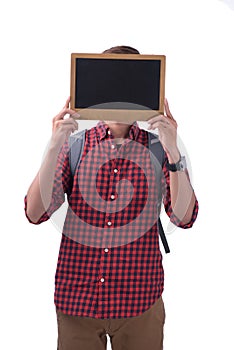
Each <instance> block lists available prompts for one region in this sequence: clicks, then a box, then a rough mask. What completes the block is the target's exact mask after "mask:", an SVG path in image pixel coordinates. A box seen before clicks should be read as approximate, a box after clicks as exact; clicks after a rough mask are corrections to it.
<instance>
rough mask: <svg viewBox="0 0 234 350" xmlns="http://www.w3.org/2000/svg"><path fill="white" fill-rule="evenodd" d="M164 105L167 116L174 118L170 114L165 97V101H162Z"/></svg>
mask: <svg viewBox="0 0 234 350" xmlns="http://www.w3.org/2000/svg"><path fill="white" fill-rule="evenodd" d="M164 107H165V112H166V115H167V117H168V118H171V119H173V120H174V118H173V116H172V114H171V111H170V108H169V104H168V101H167V99H166V98H165V101H164Z"/></svg>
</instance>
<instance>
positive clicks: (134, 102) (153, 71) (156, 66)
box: [71, 54, 165, 120]
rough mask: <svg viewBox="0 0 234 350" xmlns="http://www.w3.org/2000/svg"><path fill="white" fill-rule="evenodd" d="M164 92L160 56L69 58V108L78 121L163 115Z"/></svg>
mask: <svg viewBox="0 0 234 350" xmlns="http://www.w3.org/2000/svg"><path fill="white" fill-rule="evenodd" d="M164 92H165V56H163V55H161V56H159V55H140V54H139V55H138V54H72V55H71V108H72V109H74V110H76V111H78V113H79V114H80V115H81V119H106V120H107V119H108V120H126V119H128V120H147V119H149V117H152V115H157V114H159V113H163V109H164V107H163V106H164Z"/></svg>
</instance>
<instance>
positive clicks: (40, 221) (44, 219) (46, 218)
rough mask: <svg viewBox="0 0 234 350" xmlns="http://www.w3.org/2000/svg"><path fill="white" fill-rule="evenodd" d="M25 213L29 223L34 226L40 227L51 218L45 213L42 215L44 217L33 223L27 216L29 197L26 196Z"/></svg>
mask: <svg viewBox="0 0 234 350" xmlns="http://www.w3.org/2000/svg"><path fill="white" fill-rule="evenodd" d="M24 212H25V216H26V218H27V219H28V221H29V222H30V223H31V224H34V225H39V224H41V223H42V222H44V221H47V220H48V219H49V218H50V216H49V215H48V212H46V211H45V212H44V213H43V214H42V216H41V217H40V218H39V219H38V220H37V221H36V222H35V221H32V220H31V219H30V217H29V216H28V215H27V196H25V197H24Z"/></svg>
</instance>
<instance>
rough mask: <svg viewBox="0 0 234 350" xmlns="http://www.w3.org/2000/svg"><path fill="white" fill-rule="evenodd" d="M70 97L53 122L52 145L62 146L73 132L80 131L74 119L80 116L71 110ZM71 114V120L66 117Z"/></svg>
mask: <svg viewBox="0 0 234 350" xmlns="http://www.w3.org/2000/svg"><path fill="white" fill-rule="evenodd" d="M69 103H70V97H69V98H68V99H67V101H66V103H65V105H64V107H63V109H62V110H61V111H60V112H59V113H58V114H57V115H56V116H55V117H54V118H53V120H52V143H53V145H56V146H61V145H62V144H63V143H64V142H65V141H66V140H67V139H68V137H69V136H70V134H71V133H72V132H74V131H75V130H78V123H77V122H76V121H75V120H74V118H78V117H80V115H79V114H78V113H77V112H75V111H73V110H72V109H70V108H69ZM67 114H70V117H69V118H66V119H64V117H65V116H66V115H67Z"/></svg>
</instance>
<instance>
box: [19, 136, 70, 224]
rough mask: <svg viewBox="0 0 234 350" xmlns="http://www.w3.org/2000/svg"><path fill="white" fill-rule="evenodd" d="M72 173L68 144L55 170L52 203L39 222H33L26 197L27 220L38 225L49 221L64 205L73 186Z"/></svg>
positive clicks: (61, 151) (64, 146)
mask: <svg viewBox="0 0 234 350" xmlns="http://www.w3.org/2000/svg"><path fill="white" fill-rule="evenodd" d="M71 181H72V178H71V171H70V163H69V147H68V144H67V142H66V143H65V144H64V145H63V147H62V148H61V150H60V152H59V155H58V160H57V164H56V169H55V177H54V184H53V191H52V197H51V202H50V205H49V207H48V209H47V210H46V211H45V212H44V213H43V214H42V216H41V217H40V218H39V219H38V221H37V222H33V221H32V220H31V219H30V218H29V217H28V215H27V195H26V196H25V197H24V211H25V215H26V218H27V219H28V221H29V222H30V223H32V224H35V225H38V224H41V223H42V222H44V221H47V220H48V219H49V218H50V217H51V215H52V214H53V213H54V212H55V211H56V210H57V209H58V208H59V207H60V206H61V205H62V204H63V203H64V201H65V193H68V192H69V189H70V186H71Z"/></svg>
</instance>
